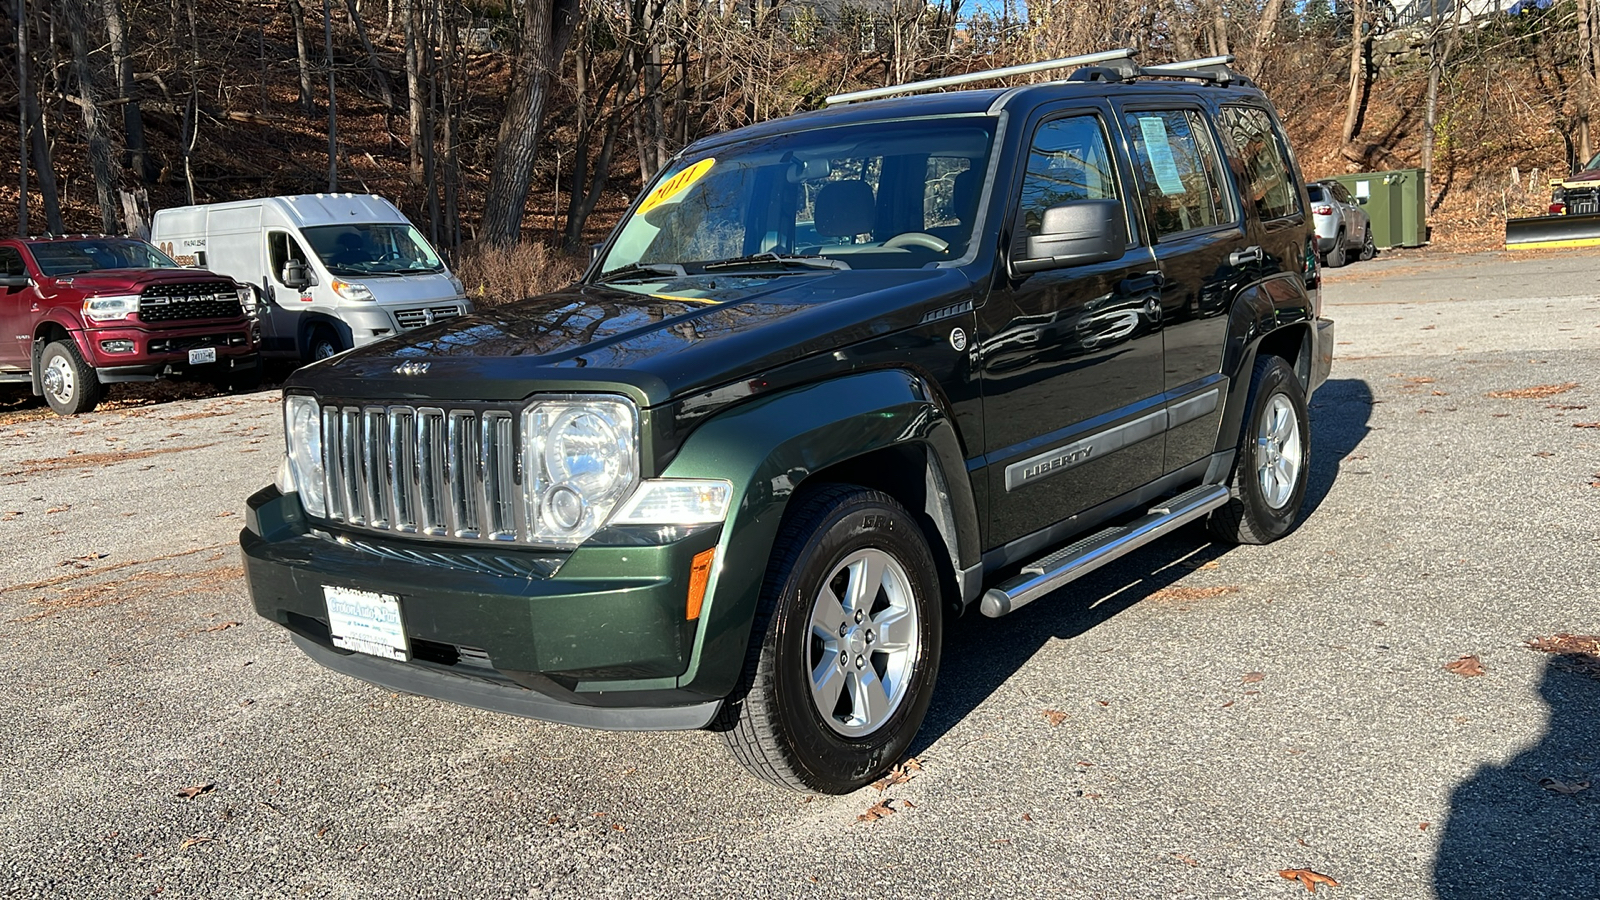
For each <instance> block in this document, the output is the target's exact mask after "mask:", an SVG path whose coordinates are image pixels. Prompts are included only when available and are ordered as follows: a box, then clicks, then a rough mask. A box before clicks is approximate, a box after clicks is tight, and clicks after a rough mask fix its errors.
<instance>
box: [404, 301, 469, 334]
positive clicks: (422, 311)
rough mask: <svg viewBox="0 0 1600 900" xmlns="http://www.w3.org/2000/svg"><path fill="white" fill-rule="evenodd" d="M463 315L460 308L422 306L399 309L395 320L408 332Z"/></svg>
mask: <svg viewBox="0 0 1600 900" xmlns="http://www.w3.org/2000/svg"><path fill="white" fill-rule="evenodd" d="M459 315H461V307H459V306H422V307H417V308H416V309H397V310H395V311H394V320H395V321H396V322H399V323H400V327H401V328H404V329H406V330H407V331H409V330H411V329H413V328H421V327H422V326H424V325H432V324H433V323H434V322H437V321H439V320H441V319H453V318H455V317H456V316H459Z"/></svg>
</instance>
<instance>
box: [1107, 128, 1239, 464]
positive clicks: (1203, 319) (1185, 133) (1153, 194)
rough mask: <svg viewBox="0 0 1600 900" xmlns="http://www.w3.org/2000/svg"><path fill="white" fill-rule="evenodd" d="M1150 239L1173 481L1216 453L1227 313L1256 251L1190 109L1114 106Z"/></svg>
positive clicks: (1213, 148) (1211, 145) (1212, 140)
mask: <svg viewBox="0 0 1600 900" xmlns="http://www.w3.org/2000/svg"><path fill="white" fill-rule="evenodd" d="M1118 108H1119V112H1120V113H1121V120H1122V127H1123V130H1124V134H1125V135H1126V137H1127V140H1128V146H1129V147H1130V148H1131V150H1132V154H1131V157H1132V161H1133V166H1134V169H1135V170H1137V173H1138V174H1137V179H1138V184H1139V195H1140V197H1141V199H1142V200H1143V204H1144V211H1145V219H1146V221H1147V222H1148V224H1149V228H1150V239H1151V240H1152V241H1153V242H1154V244H1155V254H1156V257H1157V258H1158V259H1159V260H1160V262H1161V274H1162V276H1163V277H1164V287H1163V290H1162V293H1161V314H1162V326H1163V337H1164V342H1163V343H1164V347H1165V351H1166V368H1165V372H1164V373H1163V377H1162V389H1163V390H1165V391H1166V397H1167V404H1168V410H1169V417H1168V421H1167V427H1168V432H1167V444H1166V459H1165V461H1164V463H1163V469H1164V471H1167V472H1172V471H1176V470H1178V469H1180V468H1182V467H1183V466H1185V465H1187V464H1189V463H1192V462H1197V461H1198V460H1200V459H1201V458H1203V457H1205V456H1207V455H1209V454H1210V453H1211V452H1212V451H1214V450H1215V449H1216V446H1217V429H1218V427H1219V426H1220V424H1221V421H1222V410H1223V399H1224V398H1225V397H1226V395H1227V380H1226V379H1225V378H1224V377H1223V376H1222V374H1221V372H1222V354H1223V350H1224V349H1225V348H1226V347H1227V343H1228V341H1227V337H1228V312H1229V311H1230V310H1231V309H1232V308H1233V301H1234V298H1235V297H1237V296H1238V295H1239V292H1240V291H1241V290H1242V289H1243V288H1244V287H1245V286H1246V285H1248V284H1249V283H1251V282H1252V281H1254V280H1256V279H1257V278H1258V277H1259V272H1260V270H1261V269H1262V267H1263V266H1264V265H1265V262H1264V260H1265V250H1264V249H1263V248H1262V247H1261V246H1260V245H1258V244H1253V243H1251V241H1250V239H1249V238H1250V233H1249V231H1248V230H1247V229H1246V227H1245V220H1244V213H1243V210H1242V209H1240V207H1239V203H1238V202H1237V200H1236V195H1235V193H1234V191H1233V189H1232V187H1231V185H1230V183H1229V181H1228V180H1227V175H1226V173H1225V172H1224V170H1223V167H1222V154H1221V153H1220V152H1219V150H1218V147H1217V141H1216V137H1215V135H1214V134H1213V133H1212V129H1211V127H1210V126H1209V124H1208V122H1207V120H1208V118H1209V116H1208V115H1207V114H1206V112H1205V110H1203V109H1202V108H1201V107H1199V106H1186V105H1172V106H1161V107H1157V108H1149V107H1144V106H1124V105H1120V104H1119V107H1118Z"/></svg>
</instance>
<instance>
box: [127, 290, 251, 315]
mask: <svg viewBox="0 0 1600 900" xmlns="http://www.w3.org/2000/svg"><path fill="white" fill-rule="evenodd" d="M243 314H244V308H243V307H241V306H240V305H239V294H238V292H237V291H236V290H235V289H234V286H233V285H232V284H230V283H226V282H211V283H207V284H152V285H151V286H149V287H147V288H145V289H144V292H143V293H141V294H140V295H139V319H140V320H141V321H144V322H183V321H189V320H195V319H236V318H238V317H239V316H241V315H243Z"/></svg>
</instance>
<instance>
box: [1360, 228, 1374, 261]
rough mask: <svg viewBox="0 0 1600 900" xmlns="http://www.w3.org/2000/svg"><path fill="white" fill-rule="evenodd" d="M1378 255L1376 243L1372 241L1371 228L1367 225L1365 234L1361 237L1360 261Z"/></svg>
mask: <svg viewBox="0 0 1600 900" xmlns="http://www.w3.org/2000/svg"><path fill="white" fill-rule="evenodd" d="M1377 255H1378V243H1377V242H1376V241H1374V240H1373V239H1372V226H1371V225H1368V226H1367V230H1366V233H1365V234H1363V235H1362V236H1361V261H1362V262H1366V261H1367V260H1369V259H1371V258H1373V257H1374V256H1377Z"/></svg>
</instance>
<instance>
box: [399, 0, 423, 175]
mask: <svg viewBox="0 0 1600 900" xmlns="http://www.w3.org/2000/svg"><path fill="white" fill-rule="evenodd" d="M418 2H419V0H406V3H405V6H404V7H402V8H401V10H400V27H401V28H403V29H404V30H405V36H406V98H407V100H408V101H409V107H408V109H409V111H410V112H409V116H410V119H409V124H410V127H411V131H410V138H411V183H412V184H421V183H422V119H423V111H422V36H421V35H420V34H418V31H420V30H421V27H422V26H421V22H420V21H419V18H420V17H419V14H418V12H417V3H418Z"/></svg>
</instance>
